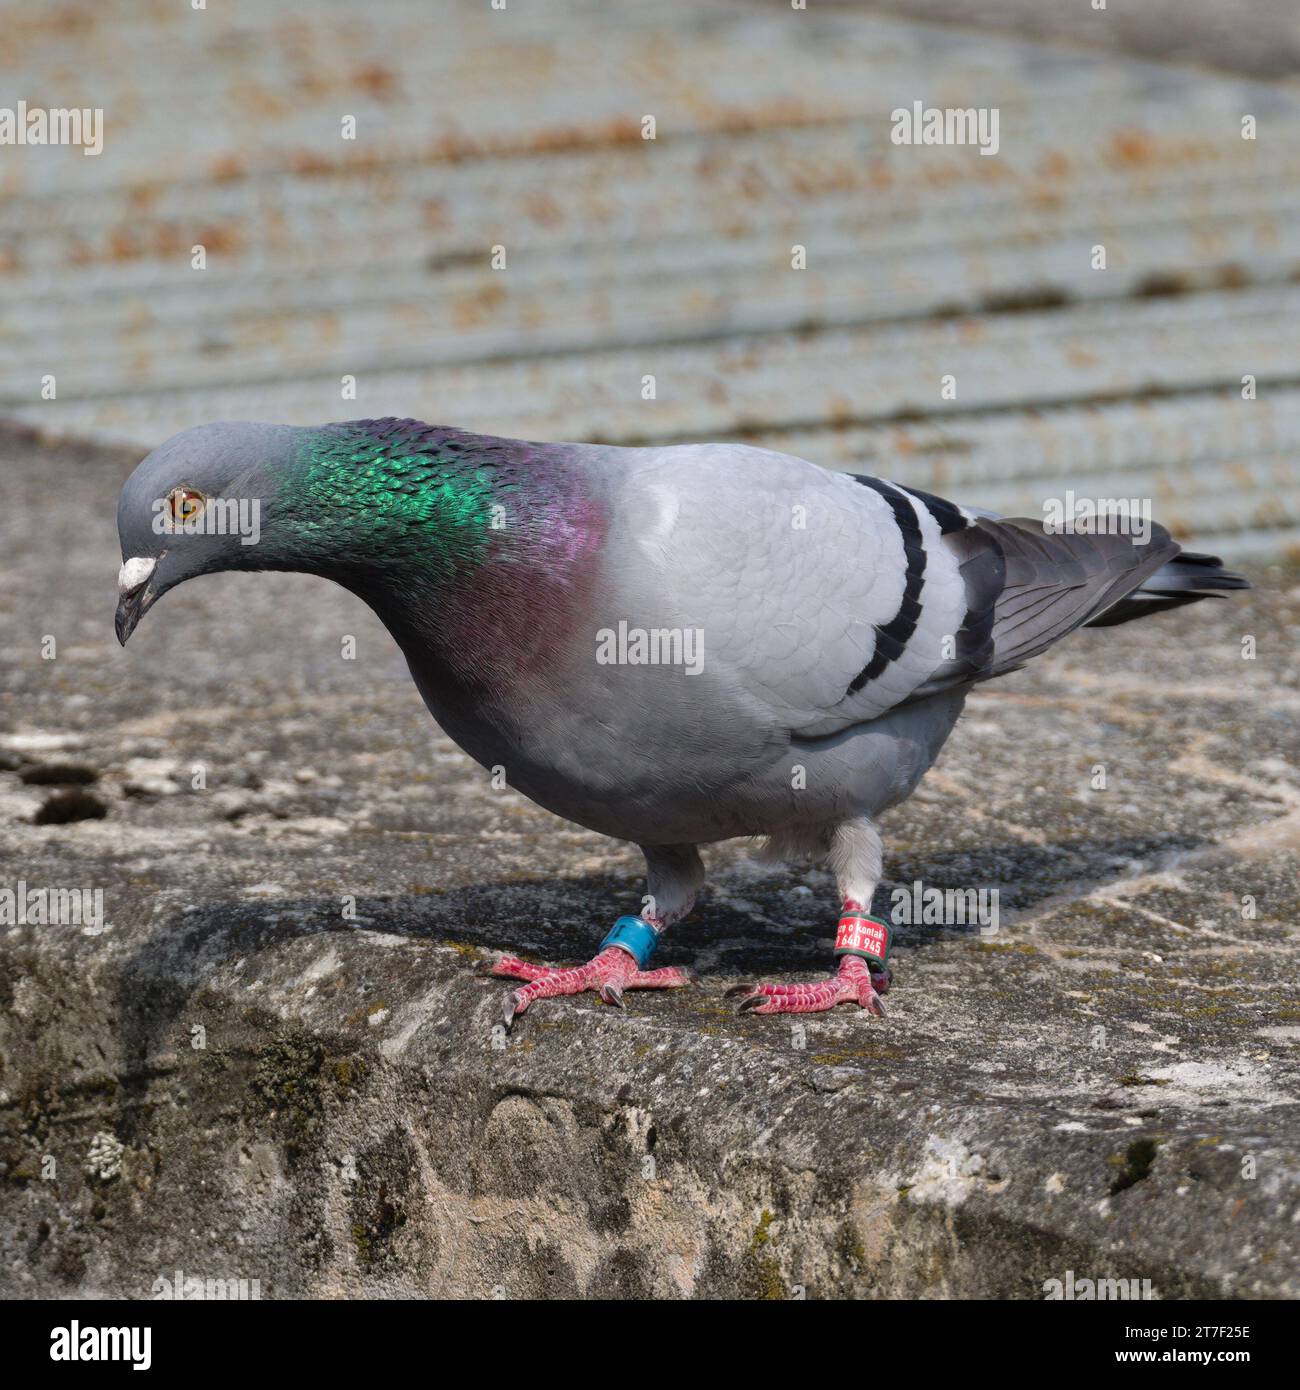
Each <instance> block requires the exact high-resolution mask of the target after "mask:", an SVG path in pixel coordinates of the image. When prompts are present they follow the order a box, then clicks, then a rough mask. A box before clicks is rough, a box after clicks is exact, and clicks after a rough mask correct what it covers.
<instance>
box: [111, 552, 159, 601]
mask: <svg viewBox="0 0 1300 1390" xmlns="http://www.w3.org/2000/svg"><path fill="white" fill-rule="evenodd" d="M157 565H158V561H157V560H155V559H152V558H150V557H149V556H147V555H132V556H131V558H130V559H129V560H125V561H123V563H122V568H121V569H120V570H118V572H117V592H118V593H119V594H120V595H121V596H122V597H123V598H126V597H128V596H129V595H130V594H133V593H135V591H136V590H137V589H139V588H142V587H143V586H144V584H145V583H146V582H147V580H148V578H149V576H150V575H151V574H152V573H153V572H154V570H155V569H156V568H157Z"/></svg>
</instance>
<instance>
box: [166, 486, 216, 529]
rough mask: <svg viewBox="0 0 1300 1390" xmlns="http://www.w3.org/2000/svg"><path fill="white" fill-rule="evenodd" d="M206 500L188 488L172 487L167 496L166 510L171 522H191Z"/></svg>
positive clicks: (199, 493) (200, 494)
mask: <svg viewBox="0 0 1300 1390" xmlns="http://www.w3.org/2000/svg"><path fill="white" fill-rule="evenodd" d="M207 500H208V499H207V498H206V497H204V495H203V494H202V493H201V492H195V491H194V489H193V488H190V487H174V488H172V490H171V491H170V492H169V493H168V494H167V510H168V511H169V512H170V513H171V518H172V520H173V521H178V522H182V523H184V522H186V521H193V520H194V518H195V517H196V516H198V514H199V513H200V512H201V511H202V510H203V505H204V503H205V502H206V501H207Z"/></svg>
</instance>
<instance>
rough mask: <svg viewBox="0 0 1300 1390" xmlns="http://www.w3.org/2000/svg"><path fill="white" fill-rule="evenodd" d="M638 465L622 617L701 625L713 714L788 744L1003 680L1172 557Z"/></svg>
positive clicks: (929, 505) (811, 472)
mask: <svg viewBox="0 0 1300 1390" xmlns="http://www.w3.org/2000/svg"><path fill="white" fill-rule="evenodd" d="M636 452H637V453H638V454H639V455H641V457H640V458H639V460H638V463H637V467H636V468H635V470H634V474H635V476H634V478H633V480H632V483H631V485H630V486H629V487H627V488H626V489H624V490H623V491H624V493H625V497H624V503H625V515H624V518H623V520H624V524H625V526H626V527H627V531H628V534H629V536H630V538H631V540H630V545H629V550H630V552H631V553H630V554H628V555H625V556H624V557H623V572H622V578H623V581H624V582H623V584H622V586H621V592H622V594H623V596H624V598H625V599H626V602H625V603H624V604H623V607H624V608H625V609H627V610H628V611H629V613H632V614H635V613H640V614H642V615H644V617H645V620H646V621H647V622H648V623H650V624H654V623H662V624H664V625H666V626H678V625H682V626H694V627H696V628H697V629H698V630H699V632H700V633H701V634H702V637H703V644H704V652H705V667H706V671H707V673H708V676H709V681H708V684H709V685H711V686H713V687H714V688H715V692H716V687H717V686H718V685H719V684H720V685H721V686H722V687H723V691H722V693H723V694H724V696H725V699H724V700H723V701H722V707H723V708H726V709H729V710H730V711H731V712H732V713H733V714H734V715H740V716H743V715H744V714H746V713H748V714H750V715H752V716H753V717H754V718H756V719H759V720H762V721H763V722H769V723H770V722H777V723H779V724H780V725H782V726H783V727H785V728H786V729H788V730H789V731H790V732H791V733H793V734H796V735H798V736H800V737H806V738H810V737H820V736H822V735H827V734H834V733H836V732H838V731H840V730H842V729H845V728H848V727H850V726H852V725H855V724H860V723H865V722H868V721H870V720H872V719H875V718H878V717H879V716H880V715H881V714H883V713H885V712H886V711H887V710H889V709H892V708H895V707H896V706H899V705H902V704H907V703H910V702H913V701H916V700H919V699H924V698H926V697H928V696H930V695H933V694H936V693H938V692H940V691H942V690H947V689H951V688H953V687H955V686H958V685H969V684H972V683H974V682H976V681H981V680H986V679H989V678H990V677H992V676H997V675H1001V674H1002V673H1004V672H1006V671H1010V670H1014V669H1016V668H1018V667H1019V666H1022V665H1023V664H1024V663H1025V662H1026V661H1028V660H1029V659H1030V658H1031V657H1033V656H1035V655H1037V654H1038V653H1039V652H1041V651H1043V650H1045V649H1046V648H1047V647H1049V646H1050V645H1052V644H1053V643H1054V642H1056V641H1058V640H1059V639H1060V638H1061V637H1063V636H1065V635H1066V634H1067V633H1069V632H1072V631H1073V630H1074V629H1075V628H1077V627H1079V626H1081V625H1083V624H1084V623H1086V622H1089V621H1090V620H1092V619H1095V618H1097V617H1098V616H1099V615H1101V614H1103V613H1104V612H1105V611H1106V610H1107V609H1109V608H1111V607H1112V606H1113V605H1115V604H1117V603H1118V602H1119V601H1120V600H1121V599H1123V598H1124V596H1125V595H1127V594H1129V593H1131V592H1132V591H1134V590H1136V589H1138V588H1139V587H1140V586H1141V584H1142V582H1143V580H1144V579H1145V578H1147V576H1149V575H1151V574H1152V573H1153V572H1155V571H1156V570H1158V569H1159V568H1160V567H1161V566H1162V565H1163V564H1164V563H1165V562H1166V561H1168V560H1170V559H1171V558H1172V557H1173V556H1175V555H1177V553H1178V546H1177V545H1176V544H1175V543H1174V542H1173V541H1172V540H1170V538H1169V536H1168V533H1167V532H1165V531H1164V530H1162V529H1161V528H1160V527H1154V526H1153V527H1152V528H1151V535H1150V540H1149V541H1148V542H1147V543H1146V544H1139V545H1135V544H1133V541H1132V538H1131V537H1128V536H1090V535H1078V534H1052V533H1046V532H1045V531H1044V529H1043V525H1042V523H1040V522H1037V521H1032V520H1027V519H1024V518H1012V519H1005V520H1004V519H997V518H993V517H989V516H987V515H979V514H976V513H975V512H974V511H972V510H968V509H966V508H963V507H959V506H956V505H954V504H953V503H951V502H947V501H945V500H944V499H942V498H939V497H935V496H933V495H931V494H928V493H924V492H920V491H918V490H916V489H909V488H905V487H902V486H900V485H898V484H894V483H890V482H886V481H883V480H880V479H876V478H869V477H855V476H853V475H848V474H840V473H831V472H828V471H827V470H825V469H822V468H819V467H817V466H816V465H814V464H810V463H807V462H805V461H804V460H801V459H796V458H793V457H791V456H789V455H783V454H775V453H771V452H769V451H767V450H762V449H751V448H746V447H744V446H739V445H698V446H688V447H681V448H672V449H662V450H644V451H636ZM703 703H704V702H701V707H702V708H703ZM709 703H710V704H713V703H714V701H710V702H709Z"/></svg>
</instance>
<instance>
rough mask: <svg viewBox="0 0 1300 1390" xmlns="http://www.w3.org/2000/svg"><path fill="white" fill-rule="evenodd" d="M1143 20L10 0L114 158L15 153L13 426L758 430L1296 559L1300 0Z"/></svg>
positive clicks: (10, 347)
mask: <svg viewBox="0 0 1300 1390" xmlns="http://www.w3.org/2000/svg"><path fill="white" fill-rule="evenodd" d="M1141 12H1142V13H1141V17H1140V18H1139V17H1136V16H1135V15H1134V14H1132V13H1131V12H1129V8H1128V7H1127V6H1120V5H1117V4H1112V5H1111V6H1110V8H1109V9H1107V10H1101V11H1098V10H1094V9H1092V8H1091V7H1090V5H1089V3H1088V0H1075V2H1074V3H1071V4H1069V5H1068V6H1067V5H1063V4H1055V5H1046V6H1044V5H1042V4H1034V3H1029V0H997V3H994V4H980V5H979V6H972V5H967V4H959V3H955V0H918V2H917V3H907V4H904V3H901V0H893V3H874V4H862V5H854V6H849V5H843V6H828V5H826V4H824V3H821V0H815V3H813V4H812V5H811V6H810V7H809V8H808V9H806V10H797V9H794V8H792V7H791V6H790V5H789V4H786V3H776V2H775V0H773V2H772V3H739V2H737V0H691V2H690V3H682V2H681V0H672V3H656V4H654V5H644V4H636V3H632V2H631V0H574V3H567V4H525V3H523V0H508V4H507V7H506V8H505V9H503V10H494V9H493V8H492V7H491V5H490V3H489V0H474V3H468V0H466V2H465V3H447V2H446V0H441V2H440V3H430V2H429V0H381V2H380V3H373V4H368V5H364V6H361V5H357V4H356V3H354V0H314V2H313V3H312V4H311V5H289V4H266V3H262V0H220V3H212V4H209V5H208V7H207V8H206V9H199V10H196V9H193V8H191V6H190V4H188V3H180V0H166V3H164V2H163V0H139V2H138V3H102V0H96V3H88V2H87V3H79V2H78V0H61V3H57V4H53V5H42V6H17V5H10V6H8V7H7V13H6V14H5V16H4V20H3V27H4V35H5V39H4V45H3V52H0V77H2V78H3V88H4V91H5V92H7V93H9V94H10V97H9V100H8V104H9V105H11V106H12V105H13V104H14V103H15V102H16V100H17V99H19V98H21V99H23V100H25V101H26V102H27V103H28V105H29V106H45V107H55V106H73V105H76V106H86V107H102V108H103V111H104V148H103V152H102V154H100V155H99V156H97V157H88V156H86V155H84V154H83V153H82V152H81V150H79V149H75V148H54V149H50V148H45V149H38V148H31V147H29V148H13V147H3V148H0V419H8V420H10V421H13V422H16V423H17V424H19V425H20V426H24V427H29V428H30V429H34V430H36V431H38V432H39V433H40V434H41V435H42V436H65V437H75V438H84V439H91V440H95V441H103V442H107V443H111V444H115V445H125V446H129V447H130V448H132V449H135V450H140V451H143V450H146V449H148V448H150V447H152V446H153V445H155V444H157V443H158V442H159V441H160V440H162V439H163V438H164V437H166V436H167V435H169V434H171V433H173V432H174V431H176V430H180V429H183V428H186V427H188V426H190V425H194V424H197V423H200V422H202V421H207V420H213V419H222V418H251V419H260V420H277V421H288V422H293V423H310V422H320V421H324V420H328V419H347V418H356V417H361V416H380V415H386V414H396V415H415V416H419V417H422V418H426V419H428V420H431V421H436V422H440V423H445V424H455V425H459V426H463V427H466V428H470V429H474V430H480V431H485V432H491V433H497V434H504V435H512V436H519V437H533V438H546V439H553V438H565V439H583V440H596V439H604V440H611V441H615V442H625V443H649V442H675V441H693V440H705V439H718V438H726V439H744V440H747V441H751V442H756V443H760V444H763V445H766V446H768V447H771V448H776V449H781V450H787V451H790V452H793V453H797V454H800V455H803V456H805V457H807V458H810V459H813V460H816V461H817V462H820V463H824V464H829V465H831V466H834V467H842V468H852V469H856V470H868V471H872V472H876V473H880V474H883V475H885V476H891V477H895V478H898V479H899V480H902V481H905V482H908V483H910V484H913V485H919V486H923V487H927V488H931V489H935V490H938V491H940V492H942V493H946V494H948V495H951V496H954V497H956V498H958V499H961V500H967V501H972V502H976V503H979V504H982V505H985V506H988V507H992V508H994V509H997V510H1001V511H1004V512H1028V513H1030V514H1033V515H1041V506H1042V499H1043V498H1044V497H1045V496H1055V495H1059V494H1060V492H1061V490H1062V488H1063V487H1064V486H1071V487H1073V488H1074V489H1075V490H1076V491H1077V492H1078V493H1080V494H1085V493H1086V494H1089V495H1094V496H1124V497H1131V496H1138V495H1142V496H1147V497H1150V498H1151V499H1152V500H1153V504H1154V510H1155V515H1156V516H1157V518H1158V519H1161V520H1163V521H1165V522H1166V523H1167V524H1169V525H1171V527H1172V528H1173V529H1174V530H1175V532H1176V533H1178V534H1181V535H1185V536H1186V535H1195V537H1196V539H1197V541H1198V543H1200V544H1204V545H1211V546H1213V547H1214V548H1216V549H1220V550H1222V551H1224V552H1226V553H1229V554H1237V555H1241V554H1243V553H1255V554H1260V555H1268V556H1275V555H1280V554H1282V553H1284V552H1286V551H1287V550H1288V549H1290V548H1292V547H1295V546H1296V544H1297V542H1298V541H1300V477H1298V472H1300V471H1298V470H1297V467H1296V463H1295V457H1296V450H1297V445H1300V334H1298V333H1297V332H1296V329H1295V324H1296V321H1297V309H1300V179H1298V178H1297V173H1298V172H1300V86H1297V84H1296V80H1295V73H1296V70H1297V62H1296V58H1297V53H1300V38H1298V37H1297V32H1298V21H1297V17H1296V12H1295V9H1294V6H1292V5H1289V4H1283V3H1272V0H1270V2H1269V3H1262V4H1253V5H1244V4H1239V5H1226V4H1222V3H1213V4H1211V3H1208V0H1194V3H1188V0H1180V3H1177V4H1174V3H1167V2H1166V0H1156V2H1155V3H1147V4H1144V5H1143V6H1142V7H1141ZM968 25H969V26H976V27H967V26H968ZM1024 35H1030V36H1032V37H1034V38H1038V39H1046V40H1049V41H1050V42H1049V43H1047V44H1043V43H1028V42H1025V41H1024V37H1023V36H1024ZM1151 59H1157V60H1161V61H1150V60H1151ZM914 101H922V102H924V103H925V104H926V105H927V106H939V107H968V106H970V107H992V108H997V110H998V112H999V115H1000V121H999V125H1000V129H999V149H998V152H997V154H996V155H995V156H991V157H989V156H983V155H981V154H980V152H979V150H978V149H976V148H973V147H969V146H967V147H954V146H921V145H895V144H893V143H891V140H890V131H891V121H890V113H891V111H892V110H893V109H895V108H898V107H907V108H910V107H911V105H912V103H913V102H914ZM0 104H3V103H0ZM1246 116H1250V117H1253V118H1254V121H1255V138H1254V139H1243V133H1242V131H1243V118H1244V117H1246ZM347 117H353V118H355V138H345V134H346V132H345V124H346V118H347ZM646 117H653V118H654V136H655V138H654V139H653V140H650V139H646V138H644V133H645V131H646V125H645V118H646ZM196 247H202V248H203V257H204V258H205V267H204V268H202V269H196V268H194V259H195V256H196V254H197V253H196V252H195V250H194V248H196ZM494 247H495V248H501V250H499V251H498V252H497V253H496V258H497V262H498V265H497V267H495V268H494V264H493V256H494V252H493V248H494ZM795 247H803V248H805V251H806V269H802V270H795V269H793V268H792V259H793V257H794V256H795V254H796V253H795V252H794V250H793V248H795ZM1096 247H1104V248H1105V269H1104V270H1103V269H1097V268H1094V262H1095V260H1096V255H1095V250H1094V248H1096ZM502 259H504V264H503V265H502V264H501V261H502ZM50 375H52V376H53V377H54V379H55V383H56V386H55V390H56V395H55V398H54V399H44V398H43V396H42V382H43V380H44V379H45V378H47V377H48V376H50ZM946 375H950V376H952V377H953V378H954V379H955V398H953V399H945V398H943V396H942V395H941V390H940V382H941V379H942V378H943V377H944V376H946ZM1247 376H1249V377H1252V378H1253V379H1254V383H1255V397H1256V398H1255V399H1254V400H1243V398H1242V379H1243V377H1247ZM647 377H653V378H654V398H653V399H646V388H645V386H644V381H645V378H647ZM345 378H350V379H353V380H354V382H355V399H351V398H348V397H347V396H345V391H346V390H348V389H349V388H348V387H347V386H345V384H344V379H345ZM47 394H48V393H47Z"/></svg>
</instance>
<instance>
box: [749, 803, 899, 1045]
mask: <svg viewBox="0 0 1300 1390" xmlns="http://www.w3.org/2000/svg"><path fill="white" fill-rule="evenodd" d="M828 858H829V860H830V865H831V868H832V870H833V871H834V873H835V882H836V885H837V886H838V888H839V891H840V899H841V902H842V903H843V907H842V909H841V915H840V922H839V930H838V931H837V933H836V938H835V947H836V955H838V956H839V958H840V964H839V969H838V970H837V971H836V973H835V974H834V975H832V976H831V977H830V978H829V979H826V980H818V981H817V982H816V983H814V984H811V985H768V984H760V985H737V986H736V987H735V988H734V989H730V990H728V991H727V993H728V994H732V995H735V994H743V995H744V996H745V997H744V998H743V999H742V1000H741V1001H740V1009H741V1012H742V1013H745V1012H749V1011H752V1012H754V1013H756V1014H811V1013H824V1012H825V1011H826V1010H827V1009H833V1008H834V1007H835V1006H836V1005H837V1004H857V1005H858V1006H859V1007H860V1008H863V1009H866V1010H867V1012H868V1013H873V1014H877V1015H880V1016H882V1017H883V1015H884V1012H885V1006H884V1005H883V1004H882V1003H881V1002H880V996H881V995H882V994H884V993H885V992H886V991H887V990H888V989H889V984H890V980H891V979H892V978H893V977H892V975H891V973H890V971H889V970H888V969H887V968H886V966H885V958H886V956H887V955H888V951H889V928H888V926H886V925H885V924H884V923H883V922H880V921H878V920H875V919H873V918H871V917H868V916H867V913H868V911H869V910H870V908H871V898H872V895H873V894H874V893H875V891H876V885H877V884H878V883H879V882H880V871H881V845H880V835H879V833H878V832H877V830H876V827H875V826H874V825H872V823H871V822H870V821H869V820H866V819H865V818H864V819H862V820H853V821H845V822H844V824H842V825H839V826H837V827H836V828H835V830H834V831H833V832H832V834H831V837H830V843H829V846H828Z"/></svg>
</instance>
